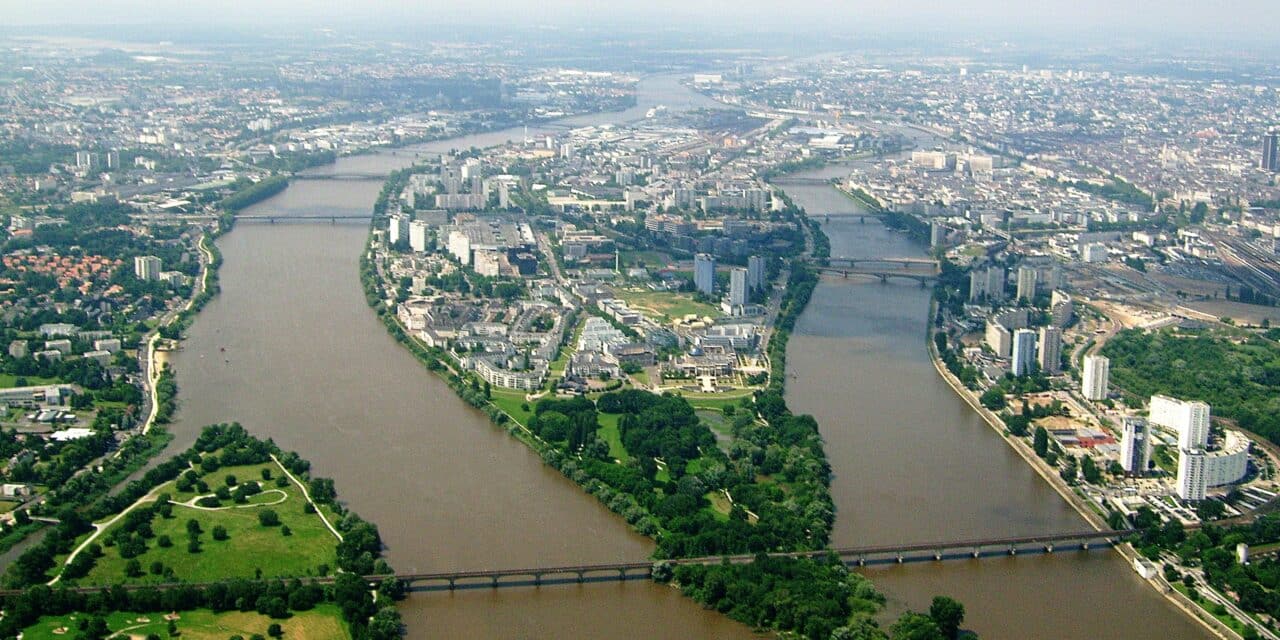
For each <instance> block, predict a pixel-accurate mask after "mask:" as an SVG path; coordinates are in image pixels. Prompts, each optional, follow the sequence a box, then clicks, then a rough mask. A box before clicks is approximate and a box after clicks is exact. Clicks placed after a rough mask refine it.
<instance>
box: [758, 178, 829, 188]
mask: <svg viewBox="0 0 1280 640" xmlns="http://www.w3.org/2000/svg"><path fill="white" fill-rule="evenodd" d="M771 182H773V183H774V184H796V185H820V186H827V185H829V184H831V179H829V178H778V179H776V180H772V181H771Z"/></svg>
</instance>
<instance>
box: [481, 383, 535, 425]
mask: <svg viewBox="0 0 1280 640" xmlns="http://www.w3.org/2000/svg"><path fill="white" fill-rule="evenodd" d="M524 396H525V393H524V392H523V391H520V390H518V389H491V390H490V392H489V401H490V402H492V403H493V404H495V405H497V407H498V408H499V409H502V410H503V411H506V412H507V413H509V414H511V417H512V418H514V419H515V421H516V422H519V423H520V424H521V425H523V426H526V427H527V426H529V418H530V417H531V416H533V411H525V410H524V409H522V408H520V407H521V405H526V404H527V405H528V406H529V408H530V409H532V408H533V404H534V403H532V402H528V401H527V400H525V399H524Z"/></svg>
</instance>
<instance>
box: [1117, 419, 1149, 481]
mask: <svg viewBox="0 0 1280 640" xmlns="http://www.w3.org/2000/svg"><path fill="white" fill-rule="evenodd" d="M1150 461H1151V427H1150V426H1149V425H1147V421H1146V420H1144V419H1142V418H1139V417H1137V416H1125V417H1124V426H1123V437H1122V439H1121V441H1120V466H1121V467H1124V470H1125V473H1128V474H1131V475H1142V474H1144V473H1146V472H1147V465H1148V463H1149V462H1150Z"/></svg>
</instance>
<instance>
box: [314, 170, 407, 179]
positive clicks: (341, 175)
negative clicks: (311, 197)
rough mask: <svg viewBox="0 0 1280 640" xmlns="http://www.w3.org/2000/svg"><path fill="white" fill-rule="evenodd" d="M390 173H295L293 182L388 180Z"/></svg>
mask: <svg viewBox="0 0 1280 640" xmlns="http://www.w3.org/2000/svg"><path fill="white" fill-rule="evenodd" d="M388 175H390V172H384V173H375V172H372V171H369V172H359V171H344V172H342V173H295V174H294V175H293V178H292V179H293V180H386V179H387V176H388Z"/></svg>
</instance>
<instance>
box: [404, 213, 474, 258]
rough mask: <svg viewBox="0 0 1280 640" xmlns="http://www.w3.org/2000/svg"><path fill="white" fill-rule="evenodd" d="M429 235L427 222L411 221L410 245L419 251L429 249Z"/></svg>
mask: <svg viewBox="0 0 1280 640" xmlns="http://www.w3.org/2000/svg"><path fill="white" fill-rule="evenodd" d="M427 235H428V234H427V223H425V222H423V221H421V220H414V221H413V222H410V223H409V247H410V248H411V249H413V250H414V251H416V252H417V253H423V252H425V251H426V250H427ZM463 264H466V263H465V262H464V263H463Z"/></svg>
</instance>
